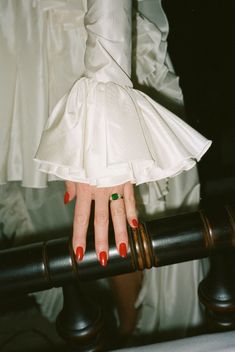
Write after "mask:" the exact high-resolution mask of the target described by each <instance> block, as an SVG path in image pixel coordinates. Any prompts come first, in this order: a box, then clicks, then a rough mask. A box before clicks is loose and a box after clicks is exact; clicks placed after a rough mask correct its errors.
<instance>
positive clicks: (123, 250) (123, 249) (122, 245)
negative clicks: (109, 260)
mask: <svg viewBox="0 0 235 352" xmlns="http://www.w3.org/2000/svg"><path fill="white" fill-rule="evenodd" d="M119 254H120V256H121V257H123V258H125V257H126V254H127V250H126V243H120V245H119Z"/></svg>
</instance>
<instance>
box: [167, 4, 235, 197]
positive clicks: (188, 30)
mask: <svg viewBox="0 0 235 352" xmlns="http://www.w3.org/2000/svg"><path fill="white" fill-rule="evenodd" d="M162 4H163V7H164V10H165V12H166V14H167V17H168V21H169V26H170V32H169V37H168V50H169V53H170V57H171V60H172V62H173V65H174V67H175V70H176V73H177V74H178V75H179V77H180V85H181V87H182V90H183V93H184V99H185V108H186V114H187V119H188V122H189V123H190V124H191V125H192V126H193V127H195V128H196V129H197V130H198V131H200V132H201V133H202V134H203V135H205V136H206V137H207V138H209V139H211V140H212V141H213V144H212V147H211V148H210V150H209V151H208V152H207V154H206V155H205V156H204V157H203V158H202V161H201V162H200V163H199V173H200V180H201V183H202V194H203V196H204V197H222V198H224V197H225V198H233V197H234V195H235V94H234V91H235V90H234V83H235V81H234V76H235V75H234V64H235V55H234V46H235V40H234V23H235V18H234V17H235V1H234V0H229V1H228V0H204V1H203V0H163V3H162Z"/></svg>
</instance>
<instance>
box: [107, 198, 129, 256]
mask: <svg viewBox="0 0 235 352" xmlns="http://www.w3.org/2000/svg"><path fill="white" fill-rule="evenodd" d="M114 194H119V193H114ZM110 211H111V215H112V220H113V227H114V233H115V241H116V246H117V249H118V251H119V254H120V255H121V257H126V255H127V248H128V235H127V227H126V210H125V205H124V201H123V199H121V198H119V199H117V200H111V201H110Z"/></svg>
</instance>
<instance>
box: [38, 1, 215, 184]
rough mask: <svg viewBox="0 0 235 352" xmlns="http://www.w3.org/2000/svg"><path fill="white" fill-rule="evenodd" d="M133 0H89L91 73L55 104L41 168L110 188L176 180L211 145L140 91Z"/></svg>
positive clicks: (87, 55) (42, 146)
mask: <svg viewBox="0 0 235 352" xmlns="http://www.w3.org/2000/svg"><path fill="white" fill-rule="evenodd" d="M131 8H132V2H131V0H119V1H117V0H109V1H107V0H88V2H87V13H86V16H85V28H86V31H87V44H86V52H85V58H84V61H85V67H86V70H85V75H84V77H82V78H81V79H79V80H78V81H77V82H75V84H74V86H73V87H72V88H71V90H70V92H68V94H67V95H66V96H64V97H63V98H62V99H61V100H60V101H59V102H58V104H57V105H56V107H55V109H54V110H53V112H52V114H51V116H50V118H49V119H48V122H47V124H46V126H45V129H44V131H43V134H42V137H41V142H40V145H39V148H38V151H37V154H36V157H35V160H36V162H37V163H38V166H39V170H41V171H43V172H46V173H49V174H53V175H56V176H58V177H59V178H61V179H65V180H71V181H75V182H84V183H89V184H91V185H96V186H98V187H108V186H114V185H118V184H122V183H124V182H127V181H130V182H132V183H136V184H137V185H138V184H142V183H145V182H150V181H156V180H161V179H164V178H167V177H173V176H176V175H177V174H179V173H180V172H182V171H183V170H189V169H190V168H192V167H193V166H194V165H195V162H196V161H197V160H199V159H200V158H201V157H202V155H203V154H204V153H205V152H206V150H207V149H208V148H209V146H210V144H211V142H210V141H208V140H207V139H206V138H204V137H203V136H202V135H200V134H199V133H198V132H196V131H195V130H194V129H193V128H191V127H190V126H189V125H187V124H186V123H185V122H184V121H182V120H181V119H179V118H178V117H177V116H176V115H174V114H172V113H171V112H170V111H168V110H167V109H165V108H164V107H163V106H161V105H160V104H158V103H156V102H155V101H153V100H152V99H151V98H149V97H148V96H147V95H146V94H144V93H143V92H140V91H138V90H135V89H133V87H132V82H131V80H130V76H131V41H132V40H131V33H132V28H131V18H132V16H131Z"/></svg>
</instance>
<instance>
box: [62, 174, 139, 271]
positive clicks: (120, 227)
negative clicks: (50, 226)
mask: <svg viewBox="0 0 235 352" xmlns="http://www.w3.org/2000/svg"><path fill="white" fill-rule="evenodd" d="M66 189H67V192H66V193H65V198H64V201H65V203H68V202H69V201H71V200H72V199H73V198H74V197H75V196H76V205H75V213H74V223H73V249H74V252H75V254H76V258H77V260H82V258H83V255H84V253H85V250H86V235H87V229H88V224H89V219H90V208H91V201H92V200H94V201H95V218H94V229H95V249H96V253H97V257H98V259H99V261H100V264H101V265H102V266H105V265H106V264H107V260H108V225H109V209H110V211H111V216H112V221H113V227H114V232H115V241H116V246H117V250H118V251H119V254H120V255H121V256H122V257H126V255H127V249H128V235H127V227H126V220H127V221H128V223H129V224H130V226H131V227H137V226H138V220H137V214H136V208H135V197H134V189H133V185H132V184H131V183H130V182H127V183H125V184H123V185H119V186H115V187H105V188H97V187H95V186H90V185H88V184H85V183H75V182H70V181H66ZM112 194H113V195H115V194H118V195H121V196H122V198H119V199H116V200H110V197H111V195H112ZM114 198H115V196H114Z"/></svg>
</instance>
